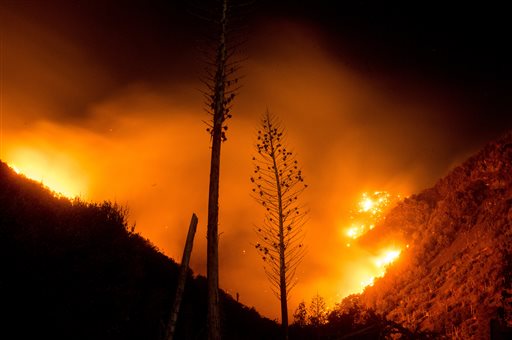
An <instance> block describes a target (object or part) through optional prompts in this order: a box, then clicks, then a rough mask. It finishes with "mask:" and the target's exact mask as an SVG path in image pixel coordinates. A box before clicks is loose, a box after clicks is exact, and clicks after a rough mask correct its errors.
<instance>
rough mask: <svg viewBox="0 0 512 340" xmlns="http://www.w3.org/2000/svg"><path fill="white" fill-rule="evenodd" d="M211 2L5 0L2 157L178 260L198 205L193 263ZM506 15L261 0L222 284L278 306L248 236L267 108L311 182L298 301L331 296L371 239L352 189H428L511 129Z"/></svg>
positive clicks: (204, 157) (251, 43)
mask: <svg viewBox="0 0 512 340" xmlns="http://www.w3.org/2000/svg"><path fill="white" fill-rule="evenodd" d="M205 3H207V2H205V1H202V2H201V1H110V0H107V1H10V0H0V35H1V36H0V37H1V53H0V57H1V60H0V66H1V70H2V72H1V99H2V100H1V105H0V106H1V111H2V138H1V139H2V142H1V147H0V158H1V159H2V160H4V161H7V162H8V163H10V164H12V165H16V166H17V167H18V168H19V169H20V170H21V171H22V172H24V173H26V174H27V175H29V174H30V176H31V177H33V178H35V179H37V180H42V181H43V182H44V183H46V184H47V185H48V186H50V187H52V180H54V181H55V182H59V181H60V182H62V183H60V184H62V185H63V187H61V188H60V190H67V189H69V191H70V193H71V194H74V195H77V194H78V195H80V196H82V197H83V198H85V199H88V200H89V199H90V200H95V201H101V200H104V199H110V200H116V201H118V202H119V203H121V204H125V205H127V206H128V207H129V209H130V220H131V221H136V223H137V230H138V231H139V232H140V233H141V234H143V235H144V236H146V237H148V238H149V239H150V240H151V241H152V242H154V243H155V245H156V246H157V247H159V248H160V249H161V250H162V251H163V252H165V253H166V254H168V255H169V256H171V257H174V258H177V259H179V257H180V256H181V249H182V245H183V241H184V239H185V234H186V230H185V228H186V226H188V220H189V218H190V214H191V213H192V211H195V212H196V213H198V216H199V222H200V226H199V227H200V228H199V230H198V236H196V244H195V248H194V255H193V258H192V268H193V269H194V271H195V272H198V273H204V271H205V270H204V269H205V268H204V266H205V243H206V242H205V240H204V237H202V235H204V234H205V233H206V226H205V224H206V223H205V221H206V202H207V187H208V182H207V180H208V165H209V144H208V143H209V136H208V134H207V133H206V132H205V128H206V126H205V124H204V123H203V122H202V121H203V120H207V119H208V116H207V114H206V113H204V111H203V110H202V98H201V93H200V92H199V90H198V89H201V83H200V81H199V79H200V77H201V75H202V74H201V72H202V71H201V70H202V66H203V65H202V64H201V53H200V52H199V51H200V49H201V48H202V46H204V45H203V43H202V42H203V40H204V39H203V38H204V35H205V30H206V29H205V26H204V23H203V22H202V21H201V20H200V19H199V18H198V17H197V15H194V14H198V13H203V12H202V11H201V10H198V9H197V8H205V7H207V6H206V5H205ZM507 13H508V12H507V11H506V10H505V8H504V5H498V4H497V3H492V2H485V3H479V4H478V5H476V4H475V5H471V4H468V3H465V4H464V5H455V4H451V5H446V4H445V3H443V2H435V1H429V2H407V3H406V4H403V3H398V2H383V1H379V2H377V1H375V2H373V1H351V2H342V3H340V4H336V6H334V5H333V2H332V1H279V2H278V1H255V2H254V4H253V5H251V6H250V8H249V10H247V11H246V13H245V15H244V17H243V23H244V27H243V37H244V39H245V40H246V45H245V46H244V48H243V50H242V52H241V54H242V56H243V57H247V61H246V62H244V64H243V66H244V68H243V70H242V71H241V73H242V75H243V76H244V78H243V80H242V82H243V84H244V87H243V88H242V89H241V90H240V94H239V96H238V97H237V98H236V100H235V106H234V117H233V119H232V122H231V123H230V129H229V133H228V141H227V143H225V144H224V145H223V148H224V149H223V154H222V157H223V158H222V165H221V167H222V169H221V172H222V179H221V195H222V196H221V202H220V211H221V220H220V229H221V230H220V231H221V232H222V233H223V234H222V235H221V249H220V252H221V254H220V256H221V287H222V288H225V289H226V290H228V291H229V292H230V293H232V294H234V292H239V293H240V298H241V302H244V303H246V304H248V305H254V306H255V307H256V308H257V309H258V310H259V311H262V312H263V313H264V314H265V315H268V316H271V317H276V316H277V311H278V304H277V300H276V299H275V298H274V297H273V296H272V294H271V293H270V292H269V291H267V290H268V283H267V282H266V281H265V277H264V274H263V269H262V266H261V261H260V259H259V258H258V256H257V253H256V251H255V250H254V249H252V246H251V243H254V242H255V240H256V236H255V235H254V233H253V231H252V228H253V226H254V225H255V224H257V223H259V222H260V221H261V217H262V212H261V211H260V208H259V207H258V206H257V205H256V203H255V202H253V201H251V198H250V196H249V192H250V183H249V180H248V179H249V177H250V175H251V167H252V164H251V153H252V152H253V151H254V149H253V143H254V137H255V131H256V129H257V125H258V120H259V117H260V116H261V114H262V113H263V112H264V111H265V109H266V108H269V109H270V110H271V111H273V112H275V113H276V114H278V115H279V116H280V117H281V119H282V120H283V123H284V125H285V126H286V127H287V131H288V132H287V133H288V138H289V143H290V144H291V146H292V147H293V149H294V150H296V151H297V157H298V159H299V160H300V161H301V163H302V164H303V167H304V174H305V177H306V181H307V182H308V184H309V185H310V189H309V190H308V192H307V194H306V197H305V200H306V201H307V203H308V205H309V207H310V210H311V214H310V220H309V222H308V225H307V229H308V242H309V253H308V257H307V258H306V259H305V261H304V263H303V265H302V267H301V268H302V271H301V273H300V277H299V280H300V282H299V284H298V286H297V288H296V290H295V291H294V293H293V295H292V300H291V303H290V309H291V310H292V311H293V310H294V309H295V307H296V305H297V304H298V302H300V300H302V299H305V300H309V299H310V298H311V297H312V296H313V295H314V294H316V292H317V291H318V292H319V293H320V294H321V295H324V296H325V297H326V298H327V300H328V302H329V303H333V302H337V301H339V300H340V299H341V297H343V296H344V295H346V294H348V293H350V292H354V291H357V287H358V285H359V282H352V281H350V280H351V279H353V278H350V276H354V275H353V273H354V270H356V271H360V272H361V275H360V276H361V277H360V278H359V276H358V277H357V278H356V279H355V280H356V281H357V280H359V279H361V280H362V279H364V278H365V277H364V275H366V274H368V273H369V272H371V268H370V267H368V266H369V265H368V263H367V259H366V258H368V257H369V256H371V255H372V254H373V252H374V251H376V250H375V249H363V248H362V247H361V248H357V247H352V248H350V249H347V248H346V247H345V243H346V240H345V239H344V236H343V228H344V226H345V225H346V223H347V220H348V216H349V210H350V209H351V208H353V206H354V204H355V202H356V200H357V198H358V197H359V195H360V194H361V193H362V192H364V191H372V190H387V191H390V192H392V193H400V194H403V195H410V194H412V193H415V192H418V191H420V190H422V189H424V188H426V187H428V186H431V185H433V184H434V183H435V181H436V180H437V179H438V178H440V177H441V176H443V175H445V174H446V173H447V172H448V171H449V170H450V169H452V168H453V167H454V166H456V165H457V164H459V163H460V162H461V161H463V160H464V159H465V158H467V157H468V156H469V155H471V154H472V153H473V152H475V151H476V150H478V149H479V148H480V147H482V146H483V145H484V144H485V143H486V142H487V141H489V140H492V139H494V138H497V137H498V136H499V135H500V134H502V133H504V132H505V131H507V130H508V129H510V127H511V126H512V115H511V114H510V109H511V101H510V100H509V99H510V94H509V91H510V87H511V82H510V76H511V63H510V60H512V59H511V56H510V53H509V52H507V50H508V48H507V47H508V46H507V45H508V41H509V40H510V38H509V36H510V24H509V22H508V20H507V19H508V18H507ZM54 177H55V178H54ZM201 222H203V223H202V224H201ZM201 228H202V229H201ZM255 268H257V270H255ZM355 268H356V269H355ZM249 274H250V275H251V279H250V282H247V277H249ZM355 276H357V275H355Z"/></svg>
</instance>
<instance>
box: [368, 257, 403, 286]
mask: <svg viewBox="0 0 512 340" xmlns="http://www.w3.org/2000/svg"><path fill="white" fill-rule="evenodd" d="M401 252H402V250H401V249H395V248H392V249H386V250H384V251H382V253H381V255H380V256H377V257H376V258H375V259H374V261H373V263H374V265H375V270H376V272H377V274H376V275H374V276H371V277H370V278H368V279H366V280H363V281H361V287H362V288H363V289H364V288H365V287H367V286H373V284H374V282H375V279H376V278H378V277H383V276H384V274H386V268H387V267H388V266H389V265H390V264H391V263H393V262H394V261H395V260H396V259H397V258H398V257H399V256H400V253H401Z"/></svg>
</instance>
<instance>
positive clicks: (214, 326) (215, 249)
mask: <svg viewBox="0 0 512 340" xmlns="http://www.w3.org/2000/svg"><path fill="white" fill-rule="evenodd" d="M217 3H218V4H219V5H220V6H219V12H218V13H219V14H218V16H217V18H216V19H214V20H213V21H212V22H213V24H214V27H213V34H214V38H213V39H214V42H213V43H214V46H215V47H214V50H215V56H214V57H213V58H212V60H213V61H211V62H208V65H209V67H207V70H206V76H205V78H204V84H205V86H206V90H205V91H204V95H205V99H206V109H207V111H208V112H209V114H210V115H211V117H212V118H211V121H210V122H208V123H207V124H208V128H207V131H208V132H209V133H210V134H211V143H212V144H211V163H210V185H209V194H208V226H207V243H208V245H207V285H208V339H210V340H217V339H220V338H221V329H220V312H219V234H218V220H219V177H220V151H221V144H222V142H223V141H226V139H227V138H226V131H227V129H228V127H227V125H226V120H227V119H228V118H231V113H230V110H231V102H232V101H233V99H234V97H235V94H236V91H237V90H238V87H237V83H238V78H236V77H235V76H234V75H235V73H236V72H237V70H238V68H239V61H233V60H231V59H232V57H233V55H234V50H235V47H234V46H233V45H228V43H227V36H228V12H229V6H228V1H227V0H219V1H217Z"/></svg>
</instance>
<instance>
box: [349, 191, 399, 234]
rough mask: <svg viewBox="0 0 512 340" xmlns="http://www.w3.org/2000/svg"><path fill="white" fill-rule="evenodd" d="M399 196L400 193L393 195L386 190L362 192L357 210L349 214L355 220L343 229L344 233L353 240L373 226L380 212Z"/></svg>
mask: <svg viewBox="0 0 512 340" xmlns="http://www.w3.org/2000/svg"><path fill="white" fill-rule="evenodd" d="M399 198H400V195H397V196H396V197H394V196H391V195H390V194H389V193H388V192H386V191H375V192H373V193H372V194H368V193H366V192H365V193H363V194H362V196H361V200H360V201H359V203H358V210H357V211H356V212H355V213H353V214H352V216H351V218H352V219H354V220H355V221H356V222H354V223H352V225H351V226H350V227H349V228H348V229H347V230H346V231H345V235H346V236H347V237H349V238H351V239H354V240H355V239H357V238H359V237H360V236H362V235H364V234H365V233H366V232H367V231H368V230H372V229H373V228H375V223H376V222H378V221H379V219H380V218H381V217H382V214H383V213H385V212H386V211H387V210H388V209H389V208H390V207H391V205H392V203H394V202H396V200H397V199H399Z"/></svg>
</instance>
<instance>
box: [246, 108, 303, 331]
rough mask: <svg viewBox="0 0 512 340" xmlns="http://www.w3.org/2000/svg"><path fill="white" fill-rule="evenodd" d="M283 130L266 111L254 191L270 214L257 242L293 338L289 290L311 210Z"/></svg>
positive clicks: (258, 145)
mask: <svg viewBox="0 0 512 340" xmlns="http://www.w3.org/2000/svg"><path fill="white" fill-rule="evenodd" d="M284 139H285V138H284V129H283V127H282V126H281V124H280V122H279V121H278V120H277V118H276V117H275V116H274V115H272V114H270V112H268V111H267V112H266V113H265V115H264V116H263V119H262V122H261V129H260V130H259V131H258V137H257V143H256V149H257V154H256V156H255V157H253V161H254V162H255V164H254V166H255V169H254V176H253V177H251V182H252V183H253V184H254V188H253V189H252V191H253V193H252V196H253V197H254V199H255V200H256V201H257V202H258V203H260V204H261V205H262V206H263V207H264V208H265V209H266V214H265V219H264V222H263V224H262V225H261V226H259V227H256V233H257V235H258V238H259V240H260V242H258V243H257V244H256V245H255V246H256V249H257V250H258V251H259V252H260V254H261V256H262V259H263V261H264V263H265V265H264V268H265V273H266V274H267V277H268V279H269V281H270V283H271V285H272V290H273V292H274V294H275V295H276V296H277V298H278V299H279V300H280V301H281V325H282V332H283V338H285V339H287V338H288V295H289V293H290V290H291V289H292V288H293V287H294V286H295V284H296V282H297V281H296V278H295V272H296V269H297V266H298V265H299V263H300V262H301V261H302V259H303V257H304V254H305V248H304V245H303V239H304V231H303V226H304V222H305V220H306V219H305V216H306V213H307V212H306V210H305V209H304V206H303V205H301V204H300V203H299V197H300V194H301V193H302V192H303V191H304V189H305V188H307V185H306V184H304V179H303V177H302V170H301V169H300V167H299V164H298V161H297V160H296V159H295V155H294V154H293V152H292V151H290V150H289V149H287V148H286V147H285V145H284V142H285V140H284Z"/></svg>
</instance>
